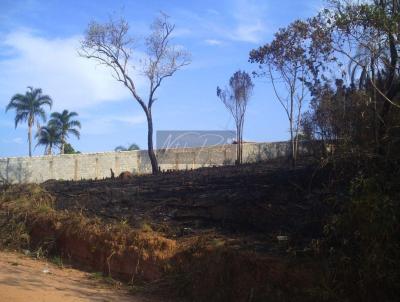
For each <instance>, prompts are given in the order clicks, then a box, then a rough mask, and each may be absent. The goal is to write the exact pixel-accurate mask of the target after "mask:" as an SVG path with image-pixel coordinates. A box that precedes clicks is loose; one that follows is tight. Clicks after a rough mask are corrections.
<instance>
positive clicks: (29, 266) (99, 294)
mask: <svg viewBox="0 0 400 302" xmlns="http://www.w3.org/2000/svg"><path fill="white" fill-rule="evenodd" d="M45 269H47V270H48V273H44V272H43V271H44V270H45ZM91 276H93V275H91V274H89V273H84V272H81V271H78V270H75V269H70V268H60V267H58V266H56V265H54V264H52V263H48V262H46V261H41V260H34V259H32V258H29V257H27V256H24V255H21V254H17V253H10V252H0V301H1V302H8V301H10V302H11V301H12V302H25V301H30V302H72V301H73V302H83V301H85V302H86V301H96V302H100V301H101V302H106V301H108V302H111V301H119V302H155V300H154V299H148V298H144V297H139V296H136V295H135V296H132V295H129V294H128V293H127V291H126V290H124V289H116V288H112V287H111V286H110V285H107V284H105V283H104V282H101V281H100V280H95V279H93V278H90V277H91Z"/></svg>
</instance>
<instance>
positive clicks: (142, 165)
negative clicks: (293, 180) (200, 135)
mask: <svg viewBox="0 0 400 302" xmlns="http://www.w3.org/2000/svg"><path fill="white" fill-rule="evenodd" d="M300 149H301V150H300V153H302V152H305V151H306V150H305V149H304V148H300ZM288 150H289V145H288V143H286V142H278V143H260V144H245V145H244V146H243V161H244V162H257V161H261V160H267V159H272V158H277V157H283V156H286V155H287V154H288ZM235 157H236V145H224V146H218V147H209V148H187V149H170V150H167V151H165V150H158V151H157V158H158V160H159V165H160V167H161V170H168V169H196V168H200V167H207V166H214V165H215V166H219V165H229V164H234V162H235ZM110 168H111V169H113V171H114V173H115V175H118V174H119V173H120V172H122V171H130V172H133V173H135V174H142V173H149V172H151V165H150V160H149V157H148V155H147V151H146V150H141V151H128V152H106V153H91V154H73V155H70V154H64V155H56V156H37V157H31V158H29V157H10V158H0V183H1V182H3V183H5V182H6V183H41V182H43V181H46V180H48V179H63V180H80V179H96V178H97V179H101V178H106V177H110V175H111V174H110Z"/></svg>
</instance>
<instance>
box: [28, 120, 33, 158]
mask: <svg viewBox="0 0 400 302" xmlns="http://www.w3.org/2000/svg"><path fill="white" fill-rule="evenodd" d="M28 143H29V157H32V125H31V123H29V125H28Z"/></svg>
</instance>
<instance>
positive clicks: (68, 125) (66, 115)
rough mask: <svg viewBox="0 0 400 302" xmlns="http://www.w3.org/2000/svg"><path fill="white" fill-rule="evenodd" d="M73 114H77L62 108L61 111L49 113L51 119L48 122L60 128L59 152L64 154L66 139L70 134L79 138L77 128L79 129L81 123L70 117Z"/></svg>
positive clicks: (73, 115)
mask: <svg viewBox="0 0 400 302" xmlns="http://www.w3.org/2000/svg"><path fill="white" fill-rule="evenodd" d="M75 116H78V113H76V112H69V111H68V110H64V111H63V112H61V113H59V112H53V113H52V114H51V120H50V121H49V124H51V125H54V126H55V127H56V128H58V129H59V130H60V135H61V144H60V153H61V154H64V148H65V144H66V139H67V138H68V137H69V135H70V134H72V135H74V136H76V137H77V138H78V139H79V138H80V132H79V130H78V129H81V123H80V122H79V121H77V120H74V119H72V118H73V117H75Z"/></svg>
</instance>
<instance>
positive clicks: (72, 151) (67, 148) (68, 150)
mask: <svg viewBox="0 0 400 302" xmlns="http://www.w3.org/2000/svg"><path fill="white" fill-rule="evenodd" d="M79 153H81V152H80V151H76V150H75V149H74V147H72V146H71V144H69V143H66V144H65V146H64V154H79Z"/></svg>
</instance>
